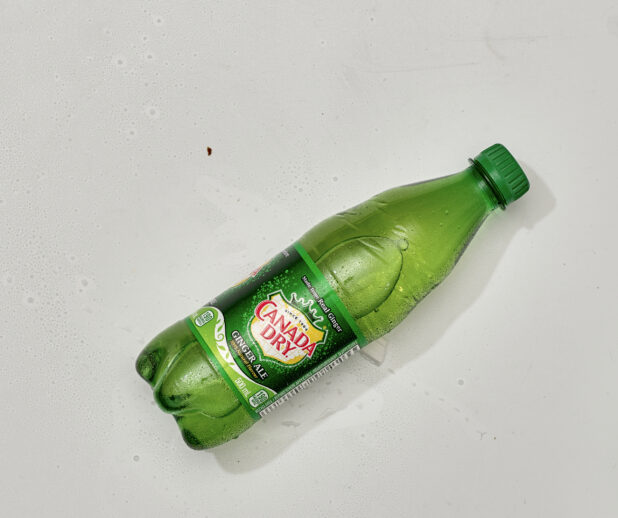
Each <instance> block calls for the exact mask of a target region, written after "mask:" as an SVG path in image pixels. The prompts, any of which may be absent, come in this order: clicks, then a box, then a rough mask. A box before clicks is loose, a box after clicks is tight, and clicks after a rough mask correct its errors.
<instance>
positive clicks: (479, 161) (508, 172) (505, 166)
mask: <svg viewBox="0 0 618 518" xmlns="http://www.w3.org/2000/svg"><path fill="white" fill-rule="evenodd" d="M472 163H473V164H474V165H475V166H476V167H477V168H478V169H479V171H480V172H481V174H482V175H483V176H484V178H485V180H487V182H488V183H489V184H490V185H491V187H492V189H493V191H494V192H495V194H496V196H497V198H498V202H499V203H500V205H501V206H502V208H504V207H506V206H507V205H508V204H509V203H511V202H513V201H515V200H517V199H519V198H521V197H522V196H523V195H524V194H526V192H528V189H530V182H528V178H526V175H525V174H524V171H523V170H522V168H521V166H520V165H519V164H518V163H517V161H516V160H515V159H514V158H513V155H511V153H509V150H508V149H506V148H505V147H504V146H503V145H502V144H494V145H493V146H491V147H488V148H487V149H486V150H484V151H481V152H480V153H479V154H478V155H477V156H476V158H475V159H474V160H472Z"/></svg>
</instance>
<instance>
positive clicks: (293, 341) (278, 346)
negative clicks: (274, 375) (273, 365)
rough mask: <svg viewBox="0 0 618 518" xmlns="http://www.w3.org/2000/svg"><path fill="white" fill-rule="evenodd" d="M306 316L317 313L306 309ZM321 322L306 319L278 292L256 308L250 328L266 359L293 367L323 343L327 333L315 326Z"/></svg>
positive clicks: (302, 313)
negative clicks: (272, 359)
mask: <svg viewBox="0 0 618 518" xmlns="http://www.w3.org/2000/svg"><path fill="white" fill-rule="evenodd" d="M299 305H302V304H299ZM307 313H308V314H309V315H312V314H313V313H314V311H312V310H309V308H307ZM320 320H321V317H315V316H314V317H313V318H312V317H309V316H307V315H306V314H305V313H304V312H303V311H300V310H299V309H297V308H296V307H295V306H293V305H292V303H291V302H290V301H289V300H287V299H286V298H285V296H284V295H283V293H281V292H280V291H277V292H275V293H271V294H270V295H269V297H268V298H267V299H266V300H263V301H262V302H260V303H259V304H258V305H257V306H256V307H255V311H254V315H253V319H252V320H251V323H250V325H249V327H250V329H251V334H252V335H253V338H254V339H255V341H256V342H257V343H258V345H259V346H260V348H261V349H262V352H263V353H264V355H266V356H268V357H270V358H274V359H275V360H278V361H280V362H282V363H286V364H288V365H294V364H296V363H298V362H300V361H302V360H303V359H304V358H305V357H307V356H308V357H309V358H311V357H312V356H313V353H314V352H315V350H316V347H318V345H321V344H322V343H324V340H325V339H326V335H327V333H328V331H327V330H326V329H322V328H320V327H317V326H316V323H317V322H319V321H320Z"/></svg>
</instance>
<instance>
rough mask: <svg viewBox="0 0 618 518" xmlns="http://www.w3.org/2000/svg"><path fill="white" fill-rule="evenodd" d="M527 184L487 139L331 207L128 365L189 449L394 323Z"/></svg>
mask: <svg viewBox="0 0 618 518" xmlns="http://www.w3.org/2000/svg"><path fill="white" fill-rule="evenodd" d="M528 188H529V183H528V179H527V178H526V176H525V174H524V172H523V171H522V169H521V167H520V166H519V165H518V164H517V162H516V161H515V159H514V158H513V156H512V155H511V154H510V153H509V152H508V151H507V149H506V148H505V147H503V146H502V145H500V144H495V145H494V146H491V147H490V148H488V149H486V150H485V151H483V152H482V153H480V154H479V155H478V156H477V157H476V158H475V159H474V160H471V161H470V167H468V168H467V169H465V170H463V171H461V172H460V173H457V174H453V175H450V176H445V177H443V178H438V179H435V180H431V181H426V182H421V183H417V184H413V185H404V186H402V187H397V188H395V189H391V190H389V191H386V192H384V193H382V194H379V195H377V196H375V197H374V198H371V199H370V200H368V201H366V202H364V203H361V204H360V205H357V206H356V207H353V208H351V209H349V210H346V211H345V212H341V213H339V214H336V215H335V216H332V217H331V218H328V219H326V220H324V221H323V222H322V223H320V224H318V225H317V226H316V227H314V228H312V229H311V230H309V232H307V233H306V234H305V235H304V236H302V237H301V238H300V239H299V240H298V241H297V242H295V243H294V244H293V245H291V246H289V247H288V248H286V249H285V250H283V251H282V252H281V253H280V254H278V255H277V256H276V257H274V258H273V259H272V260H271V261H269V262H268V263H266V264H264V265H263V266H262V267H260V268H258V269H257V270H255V271H254V272H252V273H251V274H250V275H249V277H248V278H246V279H245V280H243V281H242V282H240V283H239V284H237V285H235V286H233V287H232V288H230V289H229V290H227V291H226V292H224V293H222V294H221V295H219V296H218V297H216V298H214V299H212V300H211V301H210V302H209V303H207V304H206V305H205V306H203V307H201V308H200V309H198V310H197V311H196V312H195V313H192V314H191V315H190V316H189V317H187V318H186V319H185V320H181V321H180V322H177V323H176V324H174V325H172V326H171V327H169V328H168V329H166V330H165V331H163V332H162V333H161V334H159V335H158V336H157V337H155V338H154V339H153V340H152V341H151V342H150V343H149V344H148V345H147V346H146V347H145V349H144V350H143V351H142V353H141V354H140V355H139V358H138V359H137V363H136V367H137V371H138V372H139V374H140V376H141V377H142V378H144V379H145V380H146V381H147V382H148V383H149V384H150V385H151V386H152V388H153V391H154V397H155V399H156V401H157V403H158V404H159V406H160V407H161V408H162V409H163V411H165V412H169V413H170V414H172V415H173V416H174V418H175V419H176V421H177V423H178V426H179V427H180V429H181V431H182V435H183V437H184V440H185V441H186V443H187V444H188V445H189V446H191V447H192V448H197V449H202V448H210V447H212V446H216V445H218V444H221V443H223V442H225V441H228V440H230V439H233V438H235V437H238V435H239V434H240V433H242V432H244V431H245V430H247V429H248V428H249V427H250V426H251V425H252V424H253V423H255V422H256V420H258V419H259V418H260V417H262V416H264V415H266V414H268V413H269V412H271V411H272V410H273V409H274V408H276V407H277V406H279V405H280V404H282V403H283V402H285V401H286V400H287V399H289V398H290V397H292V396H293V395H294V394H296V393H297V392H299V391H300V390H302V389H303V388H305V387H307V386H308V385H310V384H311V383H312V382H314V381H315V380H316V379H318V378H319V377H321V376H322V375H323V374H324V373H326V372H328V371H329V370H331V369H332V368H333V367H335V366H336V365H338V364H339V363H341V362H342V361H343V360H345V359H346V358H348V357H349V356H350V355H352V354H353V353H354V352H355V351H358V349H359V348H360V347H363V346H364V345H365V344H367V343H369V342H371V341H372V340H375V339H376V338H378V337H380V336H382V335H384V334H385V333H388V332H389V331H390V330H391V329H393V328H394V327H395V326H396V325H397V324H399V323H400V322H401V321H402V320H403V318H404V317H405V316H406V315H407V314H408V313H409V312H410V310H411V309H412V308H413V307H414V306H415V305H416V304H417V303H418V302H419V301H420V300H421V299H422V298H423V297H424V296H425V295H427V294H428V293H429V292H430V291H431V290H432V289H433V288H434V287H435V286H436V285H437V284H438V283H440V282H441V281H442V280H443V279H444V278H445V277H446V275H447V274H448V273H449V271H450V270H451V268H452V267H453V266H454V264H455V263H456V262H457V259H458V258H459V256H460V255H461V253H462V252H463V251H464V249H465V248H466V245H467V244H468V242H469V241H470V239H471V238H472V237H473V236H474V233H475V232H476V231H477V229H478V228H479V226H480V225H481V223H482V222H483V220H484V219H485V218H486V217H487V215H488V214H489V213H490V212H492V211H493V210H494V209H496V208H497V207H500V208H502V209H504V207H505V206H506V205H507V204H509V203H511V202H512V201H514V200H516V199H518V198H519V197H521V196H522V195H523V194H524V193H525V192H526V191H527V190H528Z"/></svg>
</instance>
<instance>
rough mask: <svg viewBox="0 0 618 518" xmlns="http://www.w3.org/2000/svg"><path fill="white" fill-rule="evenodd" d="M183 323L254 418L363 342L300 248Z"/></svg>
mask: <svg viewBox="0 0 618 518" xmlns="http://www.w3.org/2000/svg"><path fill="white" fill-rule="evenodd" d="M187 322H188V323H189V327H190V328H191V329H192V331H193V333H194V334H195V336H196V338H197V339H198V341H199V342H200V344H201V345H202V347H203V348H204V350H205V351H206V353H207V354H208V357H209V358H210V360H211V361H212V363H213V364H214V365H215V367H216V368H217V370H218V371H219V373H220V374H221V376H222V377H223V378H225V379H226V381H227V382H228V383H229V385H230V387H232V389H233V390H234V391H235V392H236V394H237V396H238V398H239V399H240V401H241V402H242V403H243V405H244V406H245V407H246V408H247V410H248V411H249V413H250V414H251V415H252V416H253V417H254V418H256V419H257V418H259V416H264V415H266V414H267V413H269V412H270V411H271V410H272V409H273V408H275V407H277V406H279V405H280V404H281V403H283V402H284V401H286V400H287V399H289V398H290V397H291V396H292V395H294V394H296V393H297V392H299V391H300V390H302V389H303V388H305V387H306V386H308V385H310V384H311V383H312V382H313V381H315V380H316V379H317V378H319V377H320V376H321V375H322V374H324V373H325V372H327V371H329V370H330V369H332V368H334V367H335V366H337V365H338V364H339V363H341V362H342V361H343V360H344V359H346V358H347V357H349V356H350V355H351V354H353V353H354V352H355V351H356V350H358V349H359V347H360V346H362V345H364V344H365V343H366V342H365V339H364V337H363V336H362V333H361V331H360V330H359V329H358V326H357V325H356V323H355V322H354V320H353V318H352V317H351V316H350V314H349V313H348V311H347V310H346V308H345V306H344V305H343V303H342V302H341V300H340V299H339V297H338V296H337V294H336V293H335V292H334V291H333V289H332V288H331V286H330V285H329V284H328V281H327V280H326V279H325V278H324V276H323V275H322V273H321V272H320V270H319V269H318V267H317V266H316V264H315V263H314V262H313V260H312V259H311V258H310V257H309V255H308V254H307V252H306V251H305V250H304V249H303V248H302V246H301V245H300V244H299V243H296V244H294V245H293V246H291V247H289V248H287V249H285V250H284V251H283V252H281V253H280V254H279V255H277V256H276V257H275V258H274V259H272V260H271V261H269V262H268V263H266V264H265V265H264V266H262V267H261V268H259V269H257V270H255V271H254V272H252V274H251V275H250V276H249V277H248V278H247V279H245V280H244V281H242V282H241V283H239V284H237V285H236V286H234V287H232V288H230V289H229V290H227V291H225V292H224V293H222V294H221V295H219V296H218V297H216V298H215V299H213V300H212V301H211V302H209V303H208V304H207V305H205V306H204V307H202V308H200V309H199V310H198V311H196V312H195V313H193V314H192V315H190V316H189V317H188V318H187Z"/></svg>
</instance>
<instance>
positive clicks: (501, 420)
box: [0, 0, 618, 517]
mask: <svg viewBox="0 0 618 518" xmlns="http://www.w3.org/2000/svg"><path fill="white" fill-rule="evenodd" d="M0 42H1V47H0V48H1V49H2V51H1V52H0V231H1V234H0V287H1V299H0V311H1V313H0V359H1V361H0V369H1V370H0V389H1V391H2V401H3V409H2V410H3V426H2V434H1V436H0V459H1V464H0V470H1V475H2V483H1V484H0V510H2V515H3V516H105V517H108V516H147V515H150V516H188V517H192V516H210V517H220V516H243V515H246V514H247V513H249V512H250V513H251V515H252V516H256V517H261V516H269V517H280V516H290V515H294V516H299V517H300V516H307V517H309V516H341V515H345V516H362V517H365V516H366V517H369V516H372V517H373V516H387V515H393V516H423V517H424V516H465V517H468V516H469V517H496V516H500V517H511V516H534V517H536V516H539V517H548V516H561V517H582V516H587V517H592V516H595V517H597V516H598V517H612V516H617V515H618V491H616V488H617V487H618V442H617V439H616V438H617V437H618V404H617V403H618V347H617V346H618V343H617V338H616V335H617V333H616V302H615V292H616V289H617V288H618V286H617V284H618V283H617V276H616V269H615V262H616V253H617V252H618V248H617V246H616V219H617V218H616V209H615V207H614V205H615V200H616V196H617V194H618V181H617V180H616V178H617V176H618V171H616V167H617V166H616V164H617V163H618V145H617V141H616V137H617V135H618V98H617V94H618V72H617V70H618V67H617V64H618V3H617V2H616V1H611V2H610V1H590V0H587V1H583V0H582V1H570V2H566V3H565V2H564V1H557V0H552V1H548V2H538V1H531V0H525V1H521V2H510V3H509V2H499V1H480V0H479V1H474V2H432V1H428V0H427V1H414V2H406V1H399V2H381V3H378V2H369V1H355V2H351V1H348V2H324V1H319V2H318V1H312V2H206V1H203V2H162V1H149V2H111V3H110V2H105V3H100V2H85V1H73V2H70V1H64V2H54V3H47V2H32V1H29V2H26V1H20V2H11V1H9V0H5V1H3V2H2V3H1V4H0ZM496 141H500V142H503V143H504V144H506V145H507V146H508V147H509V148H510V149H511V150H512V151H513V153H514V154H515V155H516V156H517V157H518V158H519V159H520V160H521V161H522V163H523V164H524V166H525V168H526V171H527V172H528V173H529V176H530V178H531V182H532V189H531V191H530V193H529V194H528V195H526V197H525V198H524V199H522V200H521V201H519V202H518V203H516V204H514V205H513V206H512V207H509V209H508V210H507V211H506V212H504V213H499V214H495V216H494V217H492V219H491V220H490V221H488V222H487V224H486V225H485V226H484V227H483V229H482V230H481V232H480V233H479V235H478V236H477V237H476V238H475V240H474V241H473V243H472V244H471V246H470V247H469V249H468V251H467V252H466V254H465V255H464V257H463V258H462V260H461V262H460V264H459V265H458V266H457V268H456V269H455V271H454V272H453V274H452V275H451V277H449V279H447V281H446V282H445V283H444V284H443V285H442V286H441V287H440V288H438V289H437V290H436V292H435V293H434V294H432V295H431V296H430V297H428V299H427V300H426V301H424V302H423V303H422V304H421V305H420V306H419V307H418V308H417V310H415V311H414V312H413V313H412V315H411V316H410V317H409V318H408V319H407V320H406V322H405V323H403V324H402V325H401V326H400V327H399V328H398V329H396V330H395V331H394V332H393V333H392V334H391V335H389V336H388V337H387V338H386V340H387V343H388V345H387V347H386V357H385V360H384V362H383V363H382V364H381V365H380V366H376V365H375V364H373V363H371V362H369V361H367V359H366V358H364V357H362V356H360V355H359V356H357V357H355V358H353V359H352V360H350V361H349V362H348V363H347V364H345V365H344V366H342V367H340V368H339V369H338V371H337V372H336V374H334V375H332V376H330V378H329V379H328V380H325V381H323V382H321V383H320V384H319V385H318V386H315V387H314V388H312V389H311V390H308V391H306V392H305V393H303V394H302V395H300V396H299V397H297V398H296V399H295V400H294V401H293V402H291V403H290V404H288V405H286V406H285V407H284V408H282V409H281V410H280V411H278V412H276V414H275V415H273V416H272V417H271V418H268V419H267V420H265V421H263V422H261V423H258V425H256V426H255V427H254V428H253V429H252V430H250V431H249V432H247V433H246V434H245V435H244V436H242V437H241V438H240V439H239V440H237V441H233V442H232V443H229V444H228V445H226V446H223V447H221V448H218V449H216V450H214V451H212V452H194V451H192V450H190V449H188V448H187V447H186V446H185V445H184V443H183V442H182V440H181V437H180V434H179V433H178V431H177V428H176V425H175V423H174V421H173V420H172V419H171V418H170V417H169V416H167V415H164V414H163V413H162V412H160V411H159V410H158V409H157V408H156V407H154V406H153V404H152V396H151V392H150V390H149V388H148V386H147V385H146V384H145V383H144V382H143V381H142V380H141V379H139V378H138V376H137V374H136V373H135V371H134V367H133V362H134V359H135V357H136V356H137V354H138V353H139V351H140V350H141V348H142V347H143V345H144V344H145V343H146V342H147V341H148V340H149V339H150V338H151V337H152V336H153V335H154V334H156V333H157V332H158V331H160V330H161V329H162V328H164V327H165V326H167V325H168V324H170V323H171V322H173V321H175V320H177V319H179V318H181V317H183V316H185V315H186V314H188V313H189V312H191V311H192V310H194V309H195V308H196V307H198V306H199V305H201V304H202V303H203V302H205V301H206V300H208V298H210V297H211V296H213V295H215V294H217V293H219V292H220V291H222V290H223V289H225V288H226V287H228V286H229V285H231V284H232V283H233V282H235V281H237V280H238V279H239V278H240V277H242V275H243V274H244V273H246V272H247V271H250V270H251V269H253V267H255V266H256V265H258V264H260V263H261V262H262V261H264V260H265V259H267V258H269V257H270V256H272V255H273V254H274V253H275V252H277V251H279V250H280V249H281V248H282V247H284V246H286V245H287V244H289V243H290V242H291V241H292V240H293V239H294V238H295V237H297V236H299V235H300V234H301V233H302V232H304V231H305V230H306V229H308V228H309V227H310V226H311V225H313V224H315V223H316V222H318V221H319V220H321V219H322V218H324V217H326V216H328V215H330V214H332V213H334V212H336V211H338V210H341V209H343V208H346V207H349V206H351V205H353V204H355V203H357V202H359V201H362V200H364V199H366V198H368V197H369V196H371V195H372V194H375V193H377V192H379V191H382V190H384V189H386V188H389V187H392V186H396V185H400V184H403V183H409V182H413V181H418V180H422V179H428V178H432V177H436V176H440V175H443V174H446V173H449V172H455V171H458V170H460V169H462V168H463V167H465V166H466V159H467V158H468V157H469V156H471V155H474V154H475V153H477V152H478V151H480V150H481V149H483V148H484V147H486V146H488V145H490V144H492V143H494V142H496ZM208 146H209V147H211V148H212V150H213V152H212V155H211V156H208V155H207V152H206V148H207V147H208Z"/></svg>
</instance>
